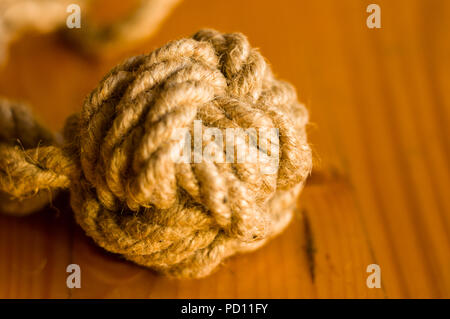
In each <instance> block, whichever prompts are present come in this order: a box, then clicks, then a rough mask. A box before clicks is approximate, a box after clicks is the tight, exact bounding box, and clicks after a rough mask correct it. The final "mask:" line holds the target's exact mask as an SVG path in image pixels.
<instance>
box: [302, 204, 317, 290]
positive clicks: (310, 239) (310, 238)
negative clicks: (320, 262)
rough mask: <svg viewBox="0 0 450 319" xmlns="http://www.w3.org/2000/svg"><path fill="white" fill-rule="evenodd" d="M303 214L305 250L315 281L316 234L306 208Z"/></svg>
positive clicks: (312, 277)
mask: <svg viewBox="0 0 450 319" xmlns="http://www.w3.org/2000/svg"><path fill="white" fill-rule="evenodd" d="M302 216H303V227H304V233H305V240H306V243H305V251H306V258H307V261H308V268H309V274H310V275H311V280H312V282H314V280H315V279H316V258H315V257H316V253H317V250H316V246H315V242H314V235H313V232H312V228H311V222H310V220H309V217H308V214H307V212H306V210H305V209H303V210H302Z"/></svg>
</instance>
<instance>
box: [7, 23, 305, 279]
mask: <svg viewBox="0 0 450 319" xmlns="http://www.w3.org/2000/svg"><path fill="white" fill-rule="evenodd" d="M0 105H1V107H0V116H1V117H0V122H2V123H3V122H5V123H8V125H9V126H13V124H11V123H16V124H17V123H21V122H22V120H17V119H16V120H15V121H12V122H10V121H7V120H6V119H8V116H7V115H8V114H15V117H18V118H20V119H28V120H27V121H28V122H30V123H32V124H30V125H28V127H27V133H26V135H31V136H35V139H34V140H31V141H29V142H27V143H26V144H27V145H26V146H25V145H23V146H22V147H19V146H17V145H15V143H16V142H15V140H16V139H21V136H20V135H21V134H22V135H23V134H24V133H21V132H18V130H17V128H13V127H9V126H8V125H6V126H5V125H2V130H5V127H6V131H7V132H6V133H5V132H2V133H1V134H0V153H1V154H0V155H1V158H2V159H1V160H0V190H1V191H2V192H3V194H9V195H10V196H11V195H12V196H13V197H14V198H16V199H22V200H23V199H25V200H29V198H30V197H31V198H33V196H34V195H36V194H42V192H46V191H47V192H48V191H49V190H53V189H57V188H68V189H69V190H70V193H71V206H72V208H73V211H74V213H75V218H76V220H77V222H78V223H79V224H80V225H81V227H82V228H83V229H84V230H85V231H86V233H87V234H88V235H89V236H90V237H92V238H93V239H94V240H95V242H97V243H98V244H99V245H100V246H102V247H104V248H105V249H107V250H108V251H111V252H114V253H118V254H121V255H123V256H124V257H125V258H126V259H129V260H131V261H134V262H136V263H138V264H141V265H145V266H148V267H151V268H153V269H156V270H159V271H161V272H164V273H166V274H169V275H172V276H175V277H182V278H186V277H202V276H206V275H208V274H209V273H210V272H211V271H212V270H213V269H214V268H215V267H216V266H217V265H218V264H219V263H220V262H221V261H222V260H223V259H224V258H226V257H228V256H231V255H233V254H235V253H238V252H243V251H248V250H252V249H255V248H257V247H259V246H261V245H262V244H263V243H264V242H266V241H267V239H269V238H270V237H272V236H274V235H276V234H278V233H279V232H281V231H282V230H283V229H284V228H285V226H287V224H288V223H289V221H290V219H291V216H292V213H293V210H294V208H295V205H296V200H297V196H298V194H299V192H300V190H301V188H302V186H303V184H304V182H305V180H306V177H307V176H308V174H309V172H310V170H311V151H310V148H309V146H308V144H307V141H306V133H305V125H306V124H307V122H308V114H307V111H306V109H305V108H304V106H303V105H302V104H300V103H298V101H297V97H296V93H295V90H294V88H293V87H292V86H291V85H290V84H288V83H286V82H282V81H280V80H278V79H276V78H275V77H274V76H273V74H272V71H271V69H270V67H269V66H268V65H267V63H266V62H265V60H264V58H263V57H262V56H261V55H260V53H259V52H258V51H257V50H256V49H254V48H252V47H251V46H250V45H249V43H248V41H247V39H246V37H245V36H243V35H242V34H238V33H234V34H222V33H219V32H217V31H213V30H202V31H199V32H198V33H196V34H195V35H194V36H193V37H192V38H188V39H181V40H177V41H173V42H170V43H168V44H167V45H165V46H163V47H161V48H160V49H158V50H156V51H154V52H152V53H150V54H148V55H141V56H136V57H132V58H130V59H128V60H126V61H125V62H124V63H122V64H120V65H118V66H116V67H115V68H113V69H112V70H111V71H110V72H109V73H108V74H107V75H106V76H105V77H104V79H103V80H102V81H101V82H100V84H99V86H98V87H97V88H96V89H95V90H94V91H93V92H92V93H91V94H90V95H89V96H88V97H87V98H86V100H85V102H84V105H83V109H82V111H81V112H80V113H78V114H75V115H73V116H71V117H70V118H69V119H68V120H67V122H66V126H65V129H64V142H63V143H62V144H61V145H58V143H56V142H55V139H54V138H50V137H48V138H45V139H43V140H44V142H45V143H43V144H42V145H37V144H36V139H37V138H38V137H39V136H42V135H43V134H39V135H38V134H34V133H33V131H35V130H38V129H39V130H40V131H42V130H43V129H42V128H41V127H40V126H38V125H37V124H34V123H35V121H34V120H30V119H29V118H30V116H29V113H28V112H26V111H24V109H22V108H16V107H14V106H13V105H11V104H8V103H6V102H4V103H0ZM19 110H20V112H19ZM9 118H11V115H10V116H9ZM196 125H197V126H198V125H199V126H200V128H201V129H202V131H203V132H205V131H208V129H209V128H214V129H215V130H216V131H217V130H218V131H220V132H221V133H222V135H223V136H227V135H226V132H227V129H231V128H233V129H242V130H246V129H251V128H254V129H259V128H274V129H276V130H277V131H278V133H279V135H278V136H279V137H278V136H277V141H272V142H274V143H276V145H277V146H278V148H279V152H278V156H277V161H276V162H277V164H278V169H277V170H276V171H275V172H273V173H270V174H268V173H266V172H265V171H264V168H265V166H267V165H269V164H268V163H267V162H260V161H256V162H255V161H237V160H236V157H233V158H232V159H234V160H232V161H217V160H214V158H213V159H211V158H202V160H201V161H195V160H194V161H192V160H190V161H187V162H180V161H176V160H174V156H173V155H174V154H178V153H179V152H180V146H181V147H184V148H185V147H186V146H187V148H188V149H190V153H191V156H192V157H195V156H196V155H198V154H196V152H198V150H196V148H195V145H194V144H195V143H194V142H193V141H188V142H187V144H186V141H185V138H184V135H178V136H177V135H176V134H175V133H176V132H177V130H179V129H185V130H186V131H187V132H189V133H190V135H191V136H194V135H195V133H196V132H195V127H196ZM44 131H45V130H44ZM11 135H13V137H14V138H11ZM44 135H45V136H52V135H51V133H48V132H45V134H44ZM174 136H175V138H174ZM7 137H8V138H7ZM22 138H23V137H22ZM226 140H228V137H227V138H226ZM211 142H212V138H210V139H208V138H206V139H201V142H200V143H201V147H202V149H204V148H206V147H211V145H213V148H214V153H215V154H219V153H220V154H222V153H225V152H226V146H225V145H224V144H223V143H222V144H221V143H215V142H216V141H215V140H214V143H211ZM33 144H34V145H33ZM225 144H226V143H225ZM249 145H250V146H249V152H256V153H261V152H263V153H264V152H265V151H266V150H264V148H262V147H261V145H259V144H258V145H256V144H249ZM227 155H228V154H227ZM234 155H236V154H234ZM24 176H25V178H23V177H24ZM0 208H1V207H0Z"/></svg>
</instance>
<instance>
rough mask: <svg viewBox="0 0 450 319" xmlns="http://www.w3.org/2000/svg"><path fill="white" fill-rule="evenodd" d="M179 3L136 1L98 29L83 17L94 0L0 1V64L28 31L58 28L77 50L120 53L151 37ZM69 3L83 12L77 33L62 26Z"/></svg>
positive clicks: (42, 31) (87, 17)
mask: <svg viewBox="0 0 450 319" xmlns="http://www.w3.org/2000/svg"><path fill="white" fill-rule="evenodd" d="M180 1H181V0H136V1H135V2H136V6H135V8H134V9H133V10H131V12H130V13H129V14H128V15H127V16H126V17H124V18H122V19H119V20H118V21H114V22H113V23H110V24H106V25H102V26H98V25H96V24H94V22H93V21H92V19H91V18H90V16H89V15H87V16H86V15H84V12H85V9H86V8H87V7H89V5H91V4H92V3H93V2H95V1H93V0H77V1H75V2H74V1H72V0H0V65H1V64H2V63H4V62H5V61H6V60H7V55H8V46H9V44H10V43H11V42H12V41H13V40H15V39H16V38H18V37H19V36H20V35H21V34H22V33H24V32H27V31H30V30H33V31H38V32H41V33H47V32H51V31H54V30H56V29H59V28H61V29H62V30H64V31H65V33H64V34H65V36H66V37H67V38H68V39H70V40H72V41H73V42H74V44H75V45H77V47H78V48H80V49H82V50H83V51H86V52H88V53H91V54H100V55H105V54H107V53H110V52H117V51H120V50H123V48H126V47H129V46H130V45H133V44H135V43H138V42H140V41H142V40H144V39H146V38H148V37H150V36H151V35H152V34H153V33H154V32H155V31H156V30H157V29H158V27H159V26H160V24H161V22H162V21H163V20H164V18H165V17H167V15H168V14H169V13H170V11H172V10H173V8H174V7H175V6H176V5H177V4H178V3H179V2H180ZM72 3H75V4H77V5H79V6H80V7H81V8H82V12H83V19H82V22H81V29H80V30H78V31H77V30H71V29H67V28H66V27H65V23H66V20H67V18H68V16H69V13H68V12H67V8H68V6H69V5H70V4H72ZM85 20H86V21H85Z"/></svg>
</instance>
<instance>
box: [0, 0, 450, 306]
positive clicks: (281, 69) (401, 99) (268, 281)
mask: <svg viewBox="0 0 450 319" xmlns="http://www.w3.org/2000/svg"><path fill="white" fill-rule="evenodd" d="M372 2H375V3H378V4H379V5H380V6H381V19H382V29H378V30H377V29H372V30H370V29H368V28H367V26H366V18H367V16H368V13H366V7H367V5H368V4H370V3H372ZM110 3H111V4H109V5H108V6H105V8H104V9H102V10H101V14H102V17H103V18H105V19H106V18H108V17H110V16H114V14H117V12H120V6H119V4H120V1H111V2H110ZM449 24H450V1H448V0H442V1H437V0H430V1H425V0H423V1H419V0H417V1H416V0H403V1H400V0H385V1H382V0H376V1H375V0H374V1H359V0H342V1H337V0H336V1H332V0H330V1H326V0H320V1H316V0H315V1H312V0H311V1H306V0H304V1H297V0H292V1H271V0H265V1H262V0H254V1H250V0H246V1H242V0H232V1H231V0H229V1H211V0H189V1H184V3H182V4H181V5H180V6H179V7H178V8H177V9H176V10H175V12H174V13H173V15H172V16H171V17H170V18H169V19H168V20H167V21H166V22H165V23H164V25H163V28H162V29H161V30H160V32H159V33H158V34H157V35H156V36H155V37H153V38H152V39H151V40H149V41H148V42H146V43H145V44H144V45H142V46H141V47H139V48H137V49H133V50H132V51H128V52H125V53H123V54H121V55H120V56H117V55H116V56H114V57H109V58H107V59H102V60H101V61H96V60H92V59H88V58H86V57H84V56H83V55H81V54H80V53H79V52H77V50H76V49H73V48H70V47H68V46H66V45H64V44H63V43H61V42H60V41H59V38H58V37H57V36H55V35H30V36H27V37H25V38H22V39H21V40H19V41H18V42H17V43H16V44H14V45H13V47H12V48H11V51H10V52H11V58H10V61H9V64H8V65H6V66H5V67H4V69H3V70H1V71H0V94H1V95H3V96H8V97H12V98H21V99H25V100H27V101H29V102H30V103H31V104H32V105H33V109H34V110H35V112H36V113H38V114H39V115H40V117H41V119H42V120H43V121H44V122H45V123H46V124H47V125H48V126H50V127H51V128H52V129H55V130H57V129H61V128H62V125H63V122H64V119H65V118H66V117H67V116H68V115H69V114H71V113H72V112H75V111H78V110H79V109H80V107H81V104H82V100H83V98H84V96H85V95H86V94H87V93H88V92H89V91H90V90H91V89H93V88H94V87H95V85H96V83H97V82H98V81H99V80H100V78H101V77H102V75H103V74H104V73H105V72H106V71H107V70H109V69H110V68H111V67H112V66H113V65H115V64H116V63H117V62H118V61H120V60H122V59H123V58H124V57H126V56H129V55H132V54H135V53H140V52H148V51H150V50H152V49H154V48H156V47H159V46H161V45H163V44H164V43H166V42H167V41H169V40H171V39H174V38H179V37H182V36H186V35H190V34H192V33H194V32H195V31H196V30H197V29H199V28H201V27H205V26H206V27H213V28H216V29H218V30H221V31H227V32H229V31H241V32H243V33H245V34H246V35H248V37H249V39H250V41H251V43H252V44H253V45H254V46H256V47H259V48H260V49H261V51H262V53H263V55H264V56H265V57H266V58H267V59H268V60H269V61H270V62H271V64H272V65H273V68H274V70H275V71H276V72H277V74H278V75H279V76H280V77H282V78H284V79H287V80H289V81H291V82H292V83H294V84H295V86H296V87H297V88H298V92H299V96H300V98H301V99H302V100H303V101H304V102H306V104H307V106H308V108H309V110H310V113H311V122H312V123H311V126H310V128H309V134H310V135H309V136H310V142H311V144H312V147H313V148H314V154H315V172H314V174H313V176H312V178H311V179H310V180H309V182H308V185H307V187H306V189H305V191H304V192H303V193H302V195H301V197H300V199H299V203H300V209H299V211H298V214H297V216H296V218H295V220H294V222H293V223H292V224H291V226H290V227H289V228H288V229H287V231H286V232H285V233H283V234H282V235H281V236H279V237H278V238H276V239H275V240H273V241H272V242H270V243H269V244H268V245H267V246H266V247H264V248H262V249H260V250H258V251H257V252H254V253H251V254H248V255H242V256H237V257H234V258H232V259H231V260H229V261H227V262H226V263H225V264H224V265H223V266H222V267H221V269H220V270H219V271H218V272H217V273H215V274H214V275H212V276H210V277H208V278H206V279H202V280H190V281H177V280H169V279H166V278H163V277H160V276H158V275H155V274H154V273H152V272H151V271H149V270H146V269H143V268H140V267H137V266H134V265H133V264H131V263H128V262H125V261H122V260H120V259H119V258H118V257H116V256H114V255H111V254H108V253H106V252H105V251H103V250H102V249H100V248H98V247H96V246H95V245H94V244H93V243H92V241H91V240H90V239H88V238H87V237H86V236H85V235H84V234H83V231H82V230H81V229H80V228H79V227H78V226H77V225H76V224H75V223H74V222H73V220H72V218H71V215H70V208H69V205H68V203H67V196H66V197H64V196H63V197H62V198H59V199H58V200H56V202H55V203H54V205H53V206H54V208H48V209H46V210H45V211H42V212H39V213H38V214H36V215H33V216H30V217H27V218H20V219H19V218H12V217H5V216H0V297H1V298H15V297H20V298H39V297H43V298H55V297H56V298H91V297H95V298H111V297H118V298H122V297H132V298H133V297H137V298H158V297H182V298H197V297H207V298H218V297H223V298H228V297H238V298H247V297H249V298H327V297H331V298H341V297H344V298H347V297H357V298H366V297H369V298H397V297H426V298H429V297H432V298H435V297H441V298H442V297H447V298H449V297H450V196H449V190H450V169H449V163H450V145H449V144H450V143H449V136H450V134H449V133H450V128H449V127H450V76H449V71H450V25H449ZM0 129H1V128H0ZM71 263H76V264H79V265H80V267H81V271H82V278H81V279H82V288H81V289H72V290H70V289H68V288H67V287H66V276H67V273H66V272H65V269H66V266H67V265H68V264H71ZM373 263H375V264H378V265H380V267H381V278H382V288H380V289H376V288H375V289H369V288H367V286H366V278H367V276H368V273H366V267H367V265H369V264H373Z"/></svg>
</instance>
